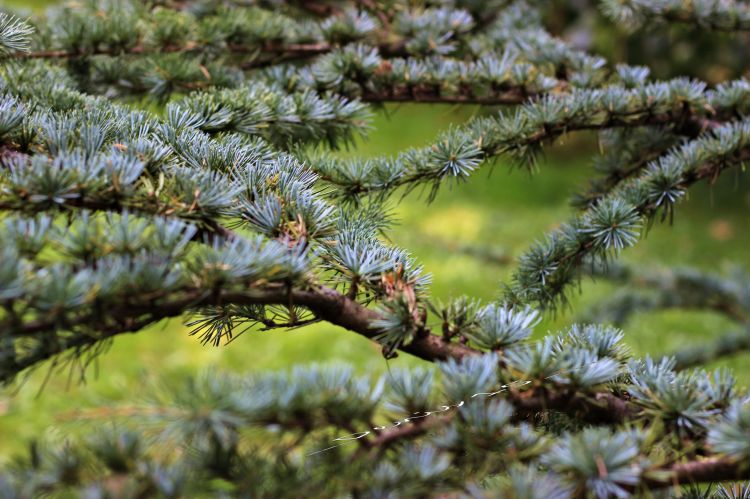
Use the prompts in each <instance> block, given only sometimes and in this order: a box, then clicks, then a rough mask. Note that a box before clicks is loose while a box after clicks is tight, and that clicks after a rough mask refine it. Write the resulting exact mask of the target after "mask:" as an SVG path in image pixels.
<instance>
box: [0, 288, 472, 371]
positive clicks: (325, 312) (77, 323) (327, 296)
mask: <svg viewBox="0 0 750 499" xmlns="http://www.w3.org/2000/svg"><path fill="white" fill-rule="evenodd" d="M173 294H176V293H173ZM181 295H182V296H181V297H180V298H179V299H174V300H171V301H160V300H159V297H152V299H150V300H149V301H148V302H144V303H132V304H123V305H120V306H113V307H108V309H107V317H106V318H105V319H104V320H105V321H109V323H108V324H106V323H103V321H102V318H101V317H94V316H93V315H84V316H80V317H77V318H74V319H70V320H68V321H54V322H50V321H45V320H41V321H36V322H30V323H26V324H22V325H20V326H15V325H13V324H2V327H3V329H6V330H8V331H9V332H10V334H11V336H16V337H23V336H35V335H38V334H42V333H45V332H48V331H55V330H58V329H62V330H65V329H68V330H74V329H76V328H81V327H84V326H86V325H88V324H89V323H91V322H97V334H87V333H85V331H84V332H81V333H80V334H78V335H76V336H75V337H73V338H69V339H65V338H60V339H59V340H58V341H57V342H56V345H55V346H56V348H54V349H49V350H45V351H42V352H38V353H37V354H35V355H32V356H30V357H28V358H26V359H24V360H23V361H22V362H21V363H17V364H16V365H15V366H14V368H15V370H16V371H17V372H20V371H22V370H23V369H26V368H28V367H31V366H32V365H35V364H37V363H39V362H42V361H44V360H46V359H49V358H51V357H54V356H56V355H58V354H61V353H63V352H65V351H67V350H70V349H78V350H80V349H85V348H86V347H88V346H91V345H93V344H96V343H99V342H101V341H104V340H107V339H109V338H112V337H114V336H117V335H120V334H123V333H131V332H134V331H138V330H140V329H142V328H144V327H146V326H147V325H148V324H151V323H154V322H157V321H159V320H162V319H165V318H169V317H177V316H180V315H183V314H184V313H185V312H188V311H189V310H191V309H195V308H200V307H204V306H225V305H229V304H234V305H284V306H302V307H305V308H307V309H309V310H310V311H311V312H312V313H313V314H315V316H316V317H318V318H319V319H321V320H324V321H327V322H329V323H331V324H334V325H337V326H340V327H343V328H345V329H348V330H349V331H353V332H355V333H358V334H360V335H362V336H364V337H365V338H368V339H372V340H374V339H375V337H376V336H378V335H379V334H380V333H381V331H380V330H379V329H377V328H375V327H373V326H372V325H371V324H372V323H373V321H375V320H377V319H380V318H381V317H380V314H379V313H378V312H377V311H375V310H372V309H369V308H366V307H364V306H362V305H360V304H359V303H357V302H356V301H354V300H352V299H350V298H348V297H346V296H344V295H342V294H340V293H338V292H337V291H335V290H333V289H331V288H328V287H325V286H318V287H314V288H311V289H292V290H289V288H288V287H286V286H280V285H279V286H268V287H266V288H262V289H248V290H246V291H241V292H238V291H232V292H227V291H219V292H212V291H210V290H209V291H205V290H201V289H185V290H183V291H182V293H181ZM400 350H402V351H404V352H406V353H410V354H412V355H414V356H416V357H419V358H422V359H425V360H429V361H435V360H446V359H450V358H452V359H457V360H460V359H462V358H464V357H466V356H470V355H478V354H480V353H481V352H479V351H478V350H474V349H472V348H469V347H467V346H465V345H461V344H458V343H449V342H446V341H445V340H443V339H442V338H441V337H439V336H436V335H434V334H431V333H430V332H429V331H428V330H425V331H423V332H422V334H420V335H417V336H416V337H415V338H414V340H413V341H411V342H410V343H407V344H405V345H403V346H402V347H401V348H400Z"/></svg>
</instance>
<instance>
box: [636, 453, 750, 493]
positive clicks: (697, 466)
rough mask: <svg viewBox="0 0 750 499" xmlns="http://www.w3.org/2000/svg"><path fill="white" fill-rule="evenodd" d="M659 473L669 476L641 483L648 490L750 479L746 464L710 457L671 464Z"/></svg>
mask: <svg viewBox="0 0 750 499" xmlns="http://www.w3.org/2000/svg"><path fill="white" fill-rule="evenodd" d="M659 471H665V472H667V473H669V475H668V476H667V477H665V478H659V479H654V478H646V479H645V480H644V481H643V483H644V485H646V486H647V487H648V488H650V489H658V488H664V487H672V486H678V485H689V484H699V483H716V482H727V481H732V480H748V479H750V467H748V466H747V463H742V462H738V461H733V460H731V459H728V458H720V457H711V458H708V459H703V460H701V461H689V462H685V463H677V464H673V465H671V466H669V467H667V468H664V469H662V470H659Z"/></svg>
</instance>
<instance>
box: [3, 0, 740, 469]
mask: <svg viewBox="0 0 750 499" xmlns="http://www.w3.org/2000/svg"><path fill="white" fill-rule="evenodd" d="M33 3H34V4H35V5H37V6H39V5H42V4H49V3H51V2H39V1H36V2H33ZM9 4H11V6H14V7H27V6H29V2H28V0H23V1H19V2H9ZM476 112H478V110H477V109H475V108H472V107H460V108H458V107H451V106H435V105H430V106H424V105H413V104H410V105H402V106H388V107H387V108H385V109H384V110H381V111H379V112H378V114H377V117H376V119H375V121H374V123H373V125H374V129H373V131H372V133H371V134H370V136H369V138H368V140H366V141H361V142H360V143H359V144H357V146H356V147H355V148H353V149H352V150H350V151H347V152H344V153H343V154H349V155H359V156H370V155H378V154H394V153H397V152H398V151H401V150H403V149H405V148H407V147H410V146H421V145H424V144H425V143H428V142H429V141H430V140H431V139H432V138H434V137H435V135H436V134H437V133H438V132H439V131H440V130H443V129H445V128H447V127H448V126H450V125H451V124H457V123H461V122H464V121H465V120H467V119H469V118H470V117H471V116H472V115H473V113H476ZM595 152H596V147H595V141H594V136H593V135H582V136H576V137H572V138H569V139H568V140H567V141H566V142H563V143H562V144H558V145H556V146H555V147H553V148H550V149H548V150H547V154H546V157H545V158H543V160H542V162H541V164H540V169H539V172H538V173H536V174H535V175H530V174H529V173H528V172H527V171H523V170H519V169H516V168H513V167H512V165H510V164H509V163H507V162H503V161H501V162H499V163H498V164H496V165H495V166H494V167H493V168H484V169H482V170H481V171H480V172H479V173H477V174H475V175H474V176H473V177H472V178H471V179H470V180H469V181H468V182H466V183H462V184H457V185H453V186H452V187H451V188H443V189H442V190H441V191H440V194H439V195H438V197H437V199H436V200H435V201H434V202H433V203H432V204H427V202H426V200H425V196H421V197H420V196H419V195H418V193H412V194H411V195H410V196H408V197H407V198H405V199H404V200H403V201H401V202H398V203H395V202H394V203H391V205H390V208H391V209H392V210H393V213H394V215H395V216H396V218H397V219H398V220H399V224H398V225H397V226H396V227H395V229H394V230H393V232H392V233H391V234H390V237H391V238H392V241H393V243H394V244H396V245H399V246H401V247H405V248H408V249H410V250H411V251H412V252H413V254H414V256H415V257H416V258H417V259H418V260H419V261H421V262H422V263H424V265H425V266H426V268H427V270H428V271H430V272H432V274H433V277H434V279H433V286H432V288H431V289H432V292H431V294H432V296H433V297H434V298H436V299H441V300H445V299H447V298H449V297H451V296H458V295H461V294H468V295H471V296H475V297H478V298H481V299H483V300H490V299H492V298H494V297H496V296H498V294H499V292H500V284H501V283H502V282H508V280H509V278H510V275H511V272H512V271H513V265H512V264H511V265H498V264H491V263H487V262H486V261H481V260H478V259H477V258H475V257H472V256H469V255H467V254H465V253H461V252H459V251H456V248H455V244H456V243H457V242H461V243H468V244H474V245H478V246H482V247H497V248H502V249H503V250H505V251H507V252H508V253H509V254H510V255H512V256H517V255H519V254H520V253H521V252H522V251H523V250H524V249H526V248H527V247H528V246H529V245H530V244H531V243H532V242H533V241H534V240H536V239H538V238H540V237H542V236H543V235H544V233H545V232H546V231H548V230H549V229H551V228H553V227H555V225H556V224H559V223H561V222H563V221H565V220H566V219H567V218H568V217H570V216H571V215H573V213H574V211H573V210H572V209H571V208H570V207H569V204H568V201H569V199H570V196H571V195H572V194H573V193H574V192H575V191H576V190H578V189H579V188H580V187H581V185H582V184H583V182H585V181H586V179H587V178H589V177H590V176H591V175H592V173H593V170H592V168H591V156H592V154H594V153H595ZM748 185H749V183H748V181H747V178H746V176H745V175H744V174H742V175H740V174H738V175H737V176H733V175H732V174H731V173H730V174H727V175H725V176H724V178H722V179H720V180H719V182H717V184H716V185H714V186H708V185H701V186H699V187H698V188H696V189H694V190H693V191H691V193H690V197H689V199H688V200H687V201H686V202H684V203H682V205H680V207H679V209H678V210H677V213H676V217H675V221H674V224H673V226H671V227H670V226H669V225H668V224H656V225H655V227H654V228H653V229H652V230H651V231H650V233H649V234H648V237H647V238H646V239H645V240H644V241H642V242H641V243H640V244H639V245H638V246H636V247H635V248H634V249H631V250H628V251H626V252H625V253H624V254H623V256H622V260H623V261H624V262H627V263H630V264H632V265H635V266H639V267H643V268H649V267H652V266H655V265H658V264H659V263H669V264H670V265H692V266H696V267H699V268H702V269H705V270H709V271H720V270H721V269H722V268H723V267H724V266H726V265H728V264H730V263H736V264H739V265H741V266H742V267H743V268H745V269H746V270H750V253H748V249H747V248H748V245H749V244H750V234H748V230H747V229H748V217H747V214H748V208H750V189H749V188H748ZM613 289H614V287H613V285H611V284H609V283H606V282H593V281H591V280H590V279H586V280H584V281H583V284H582V286H581V290H580V293H575V292H574V293H573V295H572V298H573V300H572V302H571V307H570V308H569V309H564V310H560V311H559V312H558V314H557V315H556V316H547V317H545V320H544V322H543V323H542V324H540V325H539V326H538V327H537V335H539V336H541V335H543V334H545V333H546V332H548V331H554V330H556V329H558V328H560V327H563V326H565V325H566V324H570V323H571V322H572V321H574V320H575V318H576V312H578V313H580V312H581V311H583V310H585V308H586V306H588V305H589V304H591V303H594V302H595V301H596V300H598V299H601V298H603V297H606V296H607V295H608V294H609V293H611V292H612V291H613ZM732 328H733V326H732V324H730V323H729V322H728V321H727V320H726V319H724V318H723V317H721V316H718V315H716V314H713V313H708V312H689V311H684V310H672V311H663V312H658V313H645V314H639V315H637V316H636V317H634V318H633V319H632V320H631V321H629V322H628V323H627V325H626V326H625V332H626V342H627V343H628V344H629V345H630V346H631V347H632V348H633V350H634V351H635V353H637V354H645V353H651V354H659V353H665V352H669V351H672V350H675V349H678V348H682V347H685V346H687V345H693V344H699V343H701V342H705V341H709V340H710V339H711V338H712V337H714V336H716V335H719V334H722V333H724V332H726V331H728V330H730V329H732ZM187 331H188V330H187V328H185V327H184V326H183V325H182V322H181V321H180V320H171V321H164V322H162V323H160V324H157V325H154V326H152V327H150V328H148V329H147V330H146V331H143V332H141V333H138V334H131V335H124V336H121V337H119V338H116V339H115V341H114V344H113V346H112V348H111V349H110V350H109V351H108V352H107V353H105V354H104V355H102V356H101V357H100V358H99V359H98V362H97V363H96V364H95V365H93V366H92V367H91V368H89V369H88V370H87V371H86V382H85V384H82V383H81V382H80V377H79V376H77V375H76V374H78V373H75V374H74V376H73V377H72V378H70V377H68V376H67V375H66V374H59V373H56V374H53V375H52V376H51V377H50V379H49V380H47V382H46V384H44V387H43V388H42V385H43V382H44V380H45V375H46V374H47V370H46V369H44V368H41V369H39V370H37V371H35V372H34V373H32V374H31V375H30V376H29V378H28V379H27V380H26V381H25V383H23V384H19V385H17V386H13V387H10V388H6V389H3V390H1V391H0V435H2V437H0V462H2V461H4V460H7V459H8V458H9V457H10V456H11V455H12V454H15V453H16V451H18V450H19V449H20V448H21V446H22V445H24V444H25V443H27V442H28V441H29V440H30V439H32V438H37V437H41V436H43V434H44V433H45V432H48V431H54V432H57V433H58V434H63V435H64V434H65V433H67V432H70V431H73V432H75V431H80V430H81V427H80V426H79V425H75V424H71V417H72V416H73V415H74V413H75V411H77V410H80V409H85V408H87V407H97V406H102V405H109V404H113V403H118V402H120V403H132V402H133V401H137V400H138V399H139V398H140V397H141V396H142V394H143V392H144V387H145V386H147V385H149V384H151V383H156V380H165V379H167V380H178V379H179V378H181V377H184V375H186V374H188V373H196V372H198V371H200V370H202V369H207V368H212V367H213V368H219V369H226V370H231V371H236V372H249V371H255V370H263V369H279V368H281V369H283V368H289V367H291V366H293V365H296V364H303V363H311V362H332V361H343V362H347V363H350V364H352V365H353V366H355V368H356V369H357V370H358V371H360V372H362V373H367V372H373V373H384V372H385V371H386V369H387V362H386V361H385V360H384V359H383V358H382V356H381V355H380V351H379V348H378V347H377V345H375V344H373V343H371V342H369V341H368V340H365V339H362V338H360V337H358V336H357V335H355V334H352V333H349V332H347V331H344V330H342V329H340V328H336V327H333V326H330V325H327V324H318V325H314V326H312V327H307V328H304V329H299V330H293V331H272V332H249V333H246V334H245V335H243V336H242V337H240V338H238V339H237V340H236V341H234V342H233V343H232V344H231V345H228V346H225V347H218V348H213V347H203V346H201V345H200V343H199V341H198V340H197V339H196V338H194V337H190V336H188V334H187ZM748 361H750V354H741V355H737V356H735V357H733V358H731V359H726V360H724V361H721V362H718V363H715V364H713V365H711V366H709V367H715V366H716V365H726V366H729V367H731V368H733V369H734V370H735V374H736V375H737V377H738V378H739V379H740V381H741V384H743V385H745V386H747V385H750V370H748V369H747V368H746V366H747V365H748ZM419 362H420V361H418V360H416V359H413V358H409V356H407V355H404V354H402V355H400V356H399V357H398V358H396V359H394V360H391V361H389V363H390V365H391V366H398V365H414V364H417V363H419ZM102 422H103V421H102Z"/></svg>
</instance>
